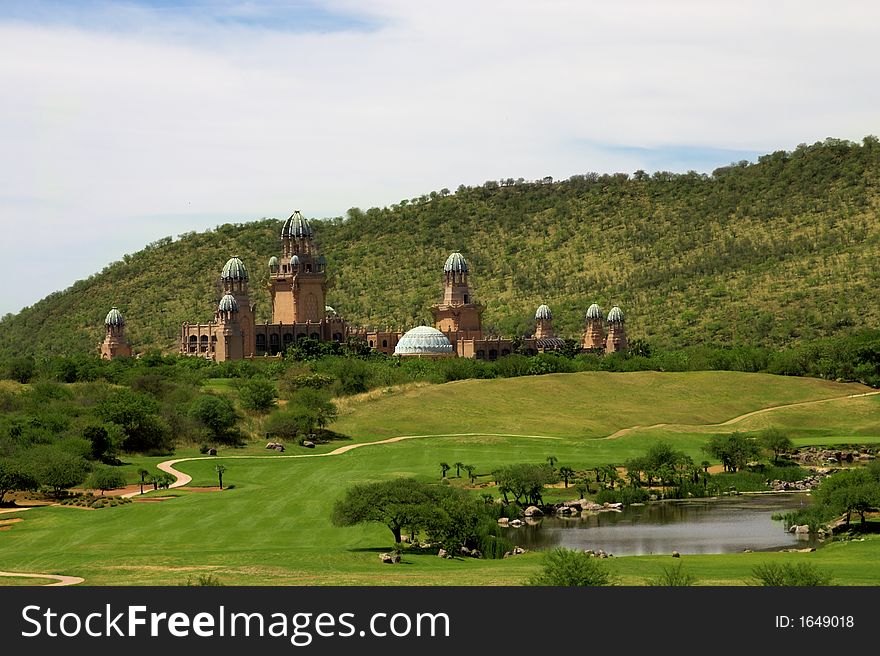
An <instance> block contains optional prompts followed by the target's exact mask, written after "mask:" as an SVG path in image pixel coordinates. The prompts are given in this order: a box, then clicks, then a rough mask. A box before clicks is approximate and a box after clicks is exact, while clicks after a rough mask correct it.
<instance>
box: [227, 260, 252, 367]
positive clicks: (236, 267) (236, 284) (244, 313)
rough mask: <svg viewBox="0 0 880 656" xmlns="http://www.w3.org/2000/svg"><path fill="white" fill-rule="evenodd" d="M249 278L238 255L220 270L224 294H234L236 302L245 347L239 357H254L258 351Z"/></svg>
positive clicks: (243, 346)
mask: <svg viewBox="0 0 880 656" xmlns="http://www.w3.org/2000/svg"><path fill="white" fill-rule="evenodd" d="M248 278H249V277H248V271H247V268H246V267H245V266H244V263H243V262H242V261H241V260H240V259H239V258H238V256H237V255H233V256H232V257H231V258H229V260H228V261H227V262H226V264H224V265H223V270H222V271H221V272H220V286H221V287H222V289H223V293H224V295H226V294H228V295H230V296H232V298H234V299H235V302H236V308H235V311H236V313H237V317H238V319H237V321H238V326H239V330H240V331H241V337H242V348H243V350H242V354H241V355H240V356H238V357H245V358H249V357H253V356H254V353H255V351H256V338H255V336H254V335H255V332H254V305H253V304H252V303H251V296H250V288H249V285H248ZM224 297H225V296H224ZM226 359H229V358H226Z"/></svg>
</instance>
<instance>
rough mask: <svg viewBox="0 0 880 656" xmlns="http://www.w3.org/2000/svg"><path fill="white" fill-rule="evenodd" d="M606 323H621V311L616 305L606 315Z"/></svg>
mask: <svg viewBox="0 0 880 656" xmlns="http://www.w3.org/2000/svg"><path fill="white" fill-rule="evenodd" d="M608 323H623V311H622V310H621V309H620V308H619V307H617V306H616V305H615V306H614V307H613V308H611V312H609V313H608Z"/></svg>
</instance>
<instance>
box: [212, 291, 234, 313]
mask: <svg viewBox="0 0 880 656" xmlns="http://www.w3.org/2000/svg"><path fill="white" fill-rule="evenodd" d="M217 310H218V311H219V312H238V301H236V300H235V296H233V295H232V294H226V295H225V296H224V297H223V298H221V299H220V305H218V306H217Z"/></svg>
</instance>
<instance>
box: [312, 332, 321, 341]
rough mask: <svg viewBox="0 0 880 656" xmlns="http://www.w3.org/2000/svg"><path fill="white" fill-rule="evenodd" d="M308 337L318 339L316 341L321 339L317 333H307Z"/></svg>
mask: <svg viewBox="0 0 880 656" xmlns="http://www.w3.org/2000/svg"><path fill="white" fill-rule="evenodd" d="M309 337H311V338H312V339H314V340H315V341H318V342H320V341H321V336H320V335H319V334H318V333H312V334H311V335H309Z"/></svg>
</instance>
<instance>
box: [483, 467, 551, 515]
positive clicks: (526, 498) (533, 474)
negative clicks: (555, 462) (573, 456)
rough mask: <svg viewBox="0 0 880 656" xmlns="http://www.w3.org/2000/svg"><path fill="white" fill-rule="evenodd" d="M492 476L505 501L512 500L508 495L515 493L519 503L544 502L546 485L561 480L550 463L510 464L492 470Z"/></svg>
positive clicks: (514, 495)
mask: <svg viewBox="0 0 880 656" xmlns="http://www.w3.org/2000/svg"><path fill="white" fill-rule="evenodd" d="M492 476H493V477H494V478H495V483H496V484H497V485H498V491H499V492H500V493H501V494H502V496H503V497H504V500H505V502H509V501H510V499H509V498H508V495H513V500H514V501H515V502H516V503H517V504H519V505H528V504H535V505H537V504H541V503H543V497H542V494H543V491H544V486H545V485H549V484H550V483H555V482H556V481H558V480H559V477H558V476H557V475H556V474H555V473H554V471H553V468H552V467H551V466H550V465H549V464H548V465H532V464H528V463H524V464H519V465H508V466H506V467H502V468H500V469H498V470H496V471H494V472H492Z"/></svg>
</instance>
